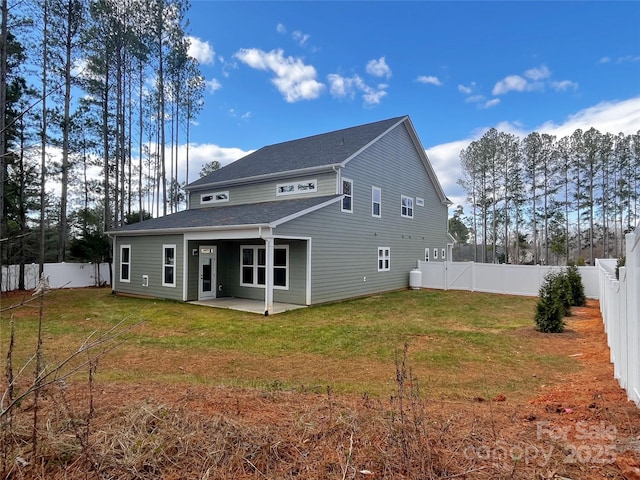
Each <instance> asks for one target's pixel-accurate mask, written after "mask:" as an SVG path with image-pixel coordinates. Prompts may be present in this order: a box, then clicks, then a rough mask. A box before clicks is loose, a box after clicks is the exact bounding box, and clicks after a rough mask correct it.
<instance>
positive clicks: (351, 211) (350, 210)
mask: <svg viewBox="0 0 640 480" xmlns="http://www.w3.org/2000/svg"><path fill="white" fill-rule="evenodd" d="M345 183H348V184H349V185H350V186H351V193H349V194H346V193H344V185H345ZM342 195H344V197H343V198H342V202H341V203H340V211H341V212H346V213H353V180H351V179H349V178H343V179H342ZM347 198H348V199H349V200H350V208H345V206H344V201H345V200H346V199H347Z"/></svg>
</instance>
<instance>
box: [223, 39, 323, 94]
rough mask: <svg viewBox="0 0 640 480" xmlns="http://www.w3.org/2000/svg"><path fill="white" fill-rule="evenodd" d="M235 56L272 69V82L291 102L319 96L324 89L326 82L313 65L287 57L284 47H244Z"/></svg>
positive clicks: (251, 63) (265, 69) (249, 64)
mask: <svg viewBox="0 0 640 480" xmlns="http://www.w3.org/2000/svg"><path fill="white" fill-rule="evenodd" d="M234 56H235V58H237V59H238V60H240V61H241V62H243V63H245V64H247V65H248V66H250V67H251V68H255V69H257V70H263V71H271V72H272V73H273V74H274V75H275V77H274V78H273V79H272V80H271V81H272V83H273V84H274V85H275V86H276V87H277V88H278V90H279V91H280V93H281V94H282V95H283V96H284V98H285V100H286V101H287V102H289V103H294V102H297V101H299V100H312V99H315V98H318V97H319V96H320V94H321V93H322V90H323V89H324V84H322V83H320V82H318V81H317V80H316V69H315V68H314V67H313V66H311V65H305V64H304V62H303V61H302V60H301V59H300V58H294V57H291V56H289V57H285V56H284V52H283V51H282V49H277V50H271V51H270V52H265V51H263V50H260V49H257V48H243V49H241V50H239V51H238V52H236V54H235V55H234Z"/></svg>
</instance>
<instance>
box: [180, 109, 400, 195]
mask: <svg viewBox="0 0 640 480" xmlns="http://www.w3.org/2000/svg"><path fill="white" fill-rule="evenodd" d="M407 118H408V117H407V116H406V115H405V116H402V117H394V118H389V119H387V120H381V121H379V122H374V123H367V124H365V125H359V126H357V127H350V128H344V129H342V130H335V131H333V132H328V133H322V134H319V135H313V136H311V137H305V138H300V139H297V140H291V141H288V142H283V143H276V144H274V145H268V146H266V147H262V148H261V149H259V150H256V151H255V152H253V153H250V154H249V155H247V156H245V157H242V158H240V159H239V160H236V161H235V162H233V163H230V164H229V165H226V166H225V167H223V168H221V169H220V170H216V171H215V172H212V173H210V174H209V175H207V176H205V177H203V178H200V179H198V180H196V181H194V182H192V183H191V184H189V185H187V187H186V188H187V190H189V189H192V188H196V187H204V186H207V185H215V184H220V183H226V182H234V181H239V180H242V181H247V180H248V179H251V178H260V177H263V178H264V177H269V176H272V175H282V174H283V173H285V172H296V171H297V172H299V171H315V170H318V169H323V168H331V167H333V166H338V165H341V164H344V162H346V161H348V160H349V159H350V158H351V157H353V156H354V155H355V154H356V153H358V152H359V151H361V150H362V149H363V148H365V147H367V146H368V145H369V144H371V143H372V142H373V141H374V140H376V139H377V138H378V137H380V136H381V135H383V134H385V133H386V132H387V131H389V130H390V129H392V128H393V127H395V126H396V125H398V124H399V123H401V122H403V121H404V120H405V119H407Z"/></svg>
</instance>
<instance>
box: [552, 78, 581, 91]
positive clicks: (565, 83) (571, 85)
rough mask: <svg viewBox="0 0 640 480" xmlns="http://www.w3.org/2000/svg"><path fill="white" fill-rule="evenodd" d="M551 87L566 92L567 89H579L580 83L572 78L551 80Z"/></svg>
mask: <svg viewBox="0 0 640 480" xmlns="http://www.w3.org/2000/svg"><path fill="white" fill-rule="evenodd" d="M551 87H552V88H553V89H554V90H555V91H557V92H565V91H567V90H577V89H578V84H577V83H576V82H572V81H571V80H561V81H559V82H551Z"/></svg>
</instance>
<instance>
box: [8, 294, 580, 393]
mask: <svg viewBox="0 0 640 480" xmlns="http://www.w3.org/2000/svg"><path fill="white" fill-rule="evenodd" d="M27 298H28V297H27ZM20 301H21V297H19V296H15V295H14V296H13V297H10V298H3V299H2V309H3V310H4V311H3V313H2V317H1V318H0V322H1V323H0V350H1V352H0V354H1V355H2V358H5V357H6V352H7V348H8V340H9V321H10V318H11V317H12V316H13V318H14V325H15V331H16V334H15V350H14V352H15V355H14V356H15V359H14V365H22V364H24V363H25V361H26V359H27V358H29V357H30V356H31V355H32V354H33V351H34V347H35V345H36V332H37V325H38V313H39V309H38V305H37V304H36V303H35V302H34V303H31V304H29V305H28V306H25V307H21V308H19V309H11V310H6V307H8V306H9V305H10V304H15V303H18V302H20ZM535 302H536V299H534V298H524V297H513V296H501V295H490V294H482V293H473V292H459V291H431V290H419V291H411V290H406V291H399V292H392V293H387V294H382V295H376V296H371V297H367V298H361V299H356V300H351V301H345V302H340V303H335V304H327V305H320V306H315V307H310V308H306V309H300V310H294V311H290V312H286V313H283V314H279V315H274V316H270V317H263V316H260V315H255V314H249V313H243V312H238V311H232V310H223V309H217V308H210V307H203V306H196V305H190V304H184V303H179V302H172V301H164V300H154V299H139V298H129V297H124V296H115V295H112V294H111V293H110V290H109V289H79V290H59V291H54V292H51V293H50V294H49V295H47V296H46V297H45V298H44V304H43V308H44V310H43V311H44V317H43V318H44V322H43V342H44V351H45V358H46V360H47V362H48V365H55V364H56V362H59V361H60V360H61V359H63V358H65V357H66V356H67V355H68V354H69V353H71V352H74V351H76V350H77V349H78V347H79V346H80V345H82V343H83V342H84V341H85V339H86V338H87V337H89V336H90V335H91V334H92V333H93V338H95V337H96V336H97V335H98V334H99V333H101V332H106V331H108V330H109V329H110V328H112V327H114V326H116V325H117V324H118V323H119V322H122V325H120V326H119V327H118V328H122V327H124V326H133V328H132V329H131V330H130V331H127V332H125V333H124V334H122V336H121V337H120V338H119V339H118V342H120V341H122V343H121V344H118V345H117V347H116V348H115V349H113V350H111V351H110V352H108V353H106V354H105V355H104V356H103V357H102V358H101V359H100V361H99V366H98V377H97V379H98V380H102V381H125V382H128V381H133V382H159V383H167V384H175V383H177V382H181V383H182V382H184V383H187V384H205V385H231V386H248V387H258V388H263V389H272V390H273V389H278V390H297V391H326V390H327V388H329V389H331V390H332V391H335V392H340V393H356V394H363V395H365V394H366V395H369V396H385V395H387V394H388V393H389V392H391V391H392V390H393V388H394V381H395V366H394V358H395V357H396V355H397V354H398V352H401V351H402V349H403V347H404V345H405V344H407V345H408V364H409V367H410V368H411V371H412V374H413V376H414V377H415V378H417V379H418V380H419V383H420V388H421V391H422V392H423V394H425V395H427V396H429V397H431V398H447V399H464V398H474V397H484V398H491V397H492V396H494V395H496V394H499V393H504V394H506V395H509V396H510V397H511V398H513V397H518V396H519V395H520V394H529V393H530V392H531V391H532V390H533V389H535V388H536V387H538V386H540V385H542V384H546V383H550V382H552V381H553V379H554V378H557V377H559V376H562V375H566V374H567V373H568V372H571V371H573V370H575V369H577V363H576V361H575V360H574V359H571V358H567V356H566V355H562V353H563V352H558V351H554V349H553V348H549V345H550V344H549V341H548V340H547V339H548V337H546V336H544V335H543V334H540V333H538V332H536V331H535V330H534V322H533V312H534V307H535ZM534 339H535V341H532V340H534ZM14 368H15V367H14ZM29 370H31V369H29Z"/></svg>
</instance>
